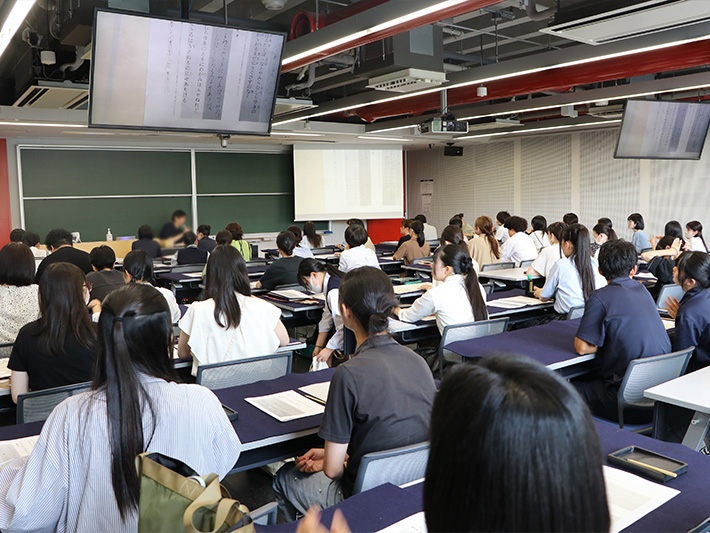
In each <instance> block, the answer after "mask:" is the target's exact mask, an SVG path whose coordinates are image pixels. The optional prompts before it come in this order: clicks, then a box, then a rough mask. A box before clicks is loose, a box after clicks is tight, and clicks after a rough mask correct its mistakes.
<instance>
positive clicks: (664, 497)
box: [604, 466, 680, 533]
mask: <svg viewBox="0 0 710 533" xmlns="http://www.w3.org/2000/svg"><path fill="white" fill-rule="evenodd" d="M604 482H605V484H606V497H607V500H608V502H609V514H610V515H611V533H616V532H618V531H621V530H622V529H625V528H627V527H629V526H630V525H631V524H633V523H634V522H636V521H638V520H640V519H641V518H643V517H644V516H646V515H647V514H648V513H650V512H651V511H653V510H654V509H657V508H659V507H660V506H661V505H663V504H664V503H666V502H667V501H668V500H670V499H672V498H674V497H675V496H677V495H678V494H679V493H680V491H679V490H676V489H672V488H670V487H666V486H664V485H661V484H660V483H654V482H653V481H648V480H647V479H644V478H642V477H639V476H637V475H635V474H631V473H629V472H625V471H623V470H619V469H618V468H611V467H609V466H604Z"/></svg>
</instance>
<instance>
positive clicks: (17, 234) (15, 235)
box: [10, 228, 25, 243]
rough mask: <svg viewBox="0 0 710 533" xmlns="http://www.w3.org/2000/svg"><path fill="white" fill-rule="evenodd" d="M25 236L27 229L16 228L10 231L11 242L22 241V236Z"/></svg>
mask: <svg viewBox="0 0 710 533" xmlns="http://www.w3.org/2000/svg"><path fill="white" fill-rule="evenodd" d="M24 236H25V230H23V229H22V228H15V229H13V230H12V231H11V232H10V243H15V242H18V243H19V242H22V237H24Z"/></svg>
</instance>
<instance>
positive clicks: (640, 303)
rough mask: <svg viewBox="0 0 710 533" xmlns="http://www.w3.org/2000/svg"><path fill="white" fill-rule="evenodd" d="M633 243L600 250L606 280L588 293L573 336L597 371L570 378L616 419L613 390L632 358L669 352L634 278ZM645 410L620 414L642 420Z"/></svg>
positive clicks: (595, 410) (597, 409) (652, 305)
mask: <svg viewBox="0 0 710 533" xmlns="http://www.w3.org/2000/svg"><path fill="white" fill-rule="evenodd" d="M637 257H638V256H637V254H636V248H635V247H634V245H633V244H631V243H630V242H627V241H622V240H617V241H609V242H607V243H606V244H604V245H603V246H602V247H601V250H600V251H599V272H600V273H601V274H602V276H604V277H605V278H606V280H607V282H608V283H609V284H608V285H607V286H606V287H603V288H601V289H599V290H597V291H594V292H593V293H592V295H591V296H590V297H589V298H588V299H587V303H586V305H585V308H584V316H583V317H582V322H581V324H580V325H579V329H578V330H577V336H576V338H575V339H574V349H575V351H576V352H577V353H578V354H580V355H583V354H597V359H598V360H599V361H600V363H601V369H600V371H599V372H598V373H595V374H593V375H591V376H588V377H585V378H580V379H578V380H576V381H575V382H574V385H575V386H576V387H577V390H578V391H579V392H580V394H581V395H582V397H583V398H584V399H585V400H586V402H587V404H588V405H589V408H590V409H591V411H592V414H594V415H596V416H601V417H603V418H606V419H608V420H614V421H616V420H617V419H618V409H617V395H618V392H619V386H620V385H621V382H622V381H623V379H624V374H626V368H627V367H628V366H629V363H630V362H631V361H633V360H634V359H639V358H641V357H649V356H653V355H662V354H666V353H670V351H671V341H670V339H669V338H668V334H667V333H666V329H665V328H664V327H663V323H662V322H661V317H660V315H659V314H658V310H657V308H656V302H654V301H653V298H651V295H650V294H649V292H648V291H647V290H646V287H644V286H643V285H641V284H640V283H638V282H637V281H634V280H633V279H632V276H633V275H634V274H636V263H637V261H638V259H637ZM648 419H649V415H648V414H647V412H641V413H640V412H638V411H637V412H634V410H633V409H627V410H626V413H625V414H624V420H626V421H627V422H629V423H631V424H633V423H644V422H645V421H647V420H648Z"/></svg>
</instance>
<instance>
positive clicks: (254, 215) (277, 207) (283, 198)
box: [197, 194, 294, 233]
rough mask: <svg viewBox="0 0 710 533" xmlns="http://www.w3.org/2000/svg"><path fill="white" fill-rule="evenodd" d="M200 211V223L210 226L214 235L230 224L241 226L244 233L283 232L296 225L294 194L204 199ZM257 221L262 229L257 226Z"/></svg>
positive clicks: (203, 197)
mask: <svg viewBox="0 0 710 533" xmlns="http://www.w3.org/2000/svg"><path fill="white" fill-rule="evenodd" d="M197 212H198V213H199V214H200V223H201V224H210V225H211V226H212V232H213V233H216V232H217V230H216V229H215V228H224V227H225V226H226V225H227V224H229V223H230V222H238V223H239V224H241V226H242V228H243V229H244V233H262V232H263V233H267V232H279V231H282V230H285V229H286V228H287V227H289V226H291V225H292V224H293V218H294V216H293V195H291V194H288V195H280V196H216V197H214V196H200V197H198V198H197ZM256 220H259V221H260V222H259V225H258V226H254V225H253V224H254V222H253V221H256ZM257 228H258V229H257Z"/></svg>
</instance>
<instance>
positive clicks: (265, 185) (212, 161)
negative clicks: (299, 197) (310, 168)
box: [195, 152, 293, 194]
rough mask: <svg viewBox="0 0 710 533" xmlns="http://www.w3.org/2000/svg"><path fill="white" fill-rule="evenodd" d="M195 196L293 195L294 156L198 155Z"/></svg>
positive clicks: (214, 153)
mask: <svg viewBox="0 0 710 533" xmlns="http://www.w3.org/2000/svg"><path fill="white" fill-rule="evenodd" d="M195 168H196V169H197V172H196V173H197V194H215V193H230V192H231V193H235V192H253V193H263V192H290V193H293V156H292V155H291V154H290V153H288V154H243V153H234V152H197V153H196V154H195Z"/></svg>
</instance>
